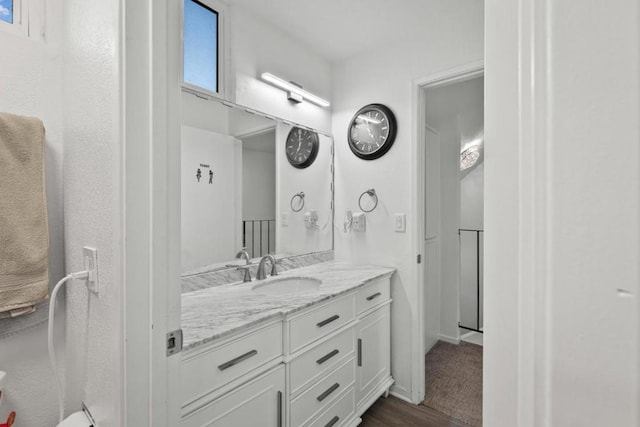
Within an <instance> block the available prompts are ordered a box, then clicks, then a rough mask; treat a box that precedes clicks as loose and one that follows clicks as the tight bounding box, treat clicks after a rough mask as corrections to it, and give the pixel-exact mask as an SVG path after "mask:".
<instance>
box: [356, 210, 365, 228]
mask: <svg viewBox="0 0 640 427" xmlns="http://www.w3.org/2000/svg"><path fill="white" fill-rule="evenodd" d="M353 230H354V231H367V216H366V215H365V213H364V212H355V213H354V214H353Z"/></svg>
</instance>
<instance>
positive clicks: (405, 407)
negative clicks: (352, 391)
mask: <svg viewBox="0 0 640 427" xmlns="http://www.w3.org/2000/svg"><path fill="white" fill-rule="evenodd" d="M412 426H415V427H418V426H420V427H469V426H468V425H467V424H464V423H462V422H460V421H458V420H455V419H453V418H451V417H449V416H447V415H445V414H443V413H440V412H438V411H436V410H435V409H431V408H428V407H426V406H424V405H412V404H410V403H406V402H404V401H402V400H400V399H398V398H396V397H393V396H389V397H388V398H386V399H385V398H383V397H381V398H380V399H378V400H377V401H376V403H374V404H373V406H371V408H369V409H368V410H367V412H365V413H364V415H362V423H361V424H360V425H359V427H412Z"/></svg>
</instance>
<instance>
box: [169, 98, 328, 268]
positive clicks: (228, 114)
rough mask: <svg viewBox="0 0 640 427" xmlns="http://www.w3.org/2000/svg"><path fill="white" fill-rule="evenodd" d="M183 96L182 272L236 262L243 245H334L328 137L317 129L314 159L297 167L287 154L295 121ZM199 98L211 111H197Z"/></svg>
mask: <svg viewBox="0 0 640 427" xmlns="http://www.w3.org/2000/svg"><path fill="white" fill-rule="evenodd" d="M189 98H194V99H189ZM183 100H184V101H185V102H184V105H183V106H184V108H183V114H184V115H185V118H184V119H183V126H182V135H181V138H182V140H181V155H182V159H181V165H182V173H181V178H182V183H181V187H182V206H181V208H182V272H183V274H192V273H197V272H204V271H211V270H215V269H218V268H224V267H225V266H228V264H231V263H236V264H237V261H238V260H237V259H235V255H236V253H238V251H240V250H242V249H246V250H247V252H248V253H249V255H250V257H251V258H256V257H261V256H263V255H265V254H267V253H271V254H276V255H277V256H279V257H283V256H291V255H299V254H305V253H312V252H319V251H325V250H331V249H333V211H332V206H333V147H332V146H333V139H332V138H331V137H329V136H326V135H323V134H318V153H317V156H316V158H315V160H314V161H313V162H312V163H311V164H309V165H308V166H307V167H304V168H297V167H294V166H293V165H291V164H290V162H289V161H288V160H287V155H286V150H287V137H288V136H289V135H290V133H291V130H292V129H293V128H294V127H296V125H294V124H290V123H286V122H284V121H282V120H277V119H272V118H267V117H265V115H264V114H263V113H258V112H254V111H250V110H245V109H244V108H242V107H239V106H234V105H233V104H229V103H225V104H224V105H223V104H222V103H218V102H217V101H212V100H203V99H199V98H196V97H195V96H193V95H190V94H183ZM201 103H207V104H209V105H206V107H207V108H206V111H207V113H208V114H212V112H213V113H215V114H214V115H215V118H214V117H211V119H207V118H205V117H203V116H202V111H201V110H199V109H198V105H199V104H200V106H202V105H203V104H201ZM210 104H215V105H214V106H213V107H212V105H210ZM198 114H200V115H201V116H200V117H198ZM187 115H190V116H189V117H186V116H187ZM221 118H222V119H221ZM296 137H297V136H296ZM296 141H297V140H296ZM291 145H292V144H291V138H290V143H289V149H290V151H291V150H292V148H291ZM299 146H300V147H301V148H300V150H304V147H303V146H304V144H303V142H302V141H301V142H300V144H299ZM297 148H298V145H295V144H294V148H293V149H297ZM296 194H298V195H299V196H296V197H294V196H295V195H296ZM301 194H304V196H301ZM292 199H293V200H292Z"/></svg>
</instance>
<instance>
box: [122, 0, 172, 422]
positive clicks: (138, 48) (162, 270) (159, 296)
mask: <svg viewBox="0 0 640 427" xmlns="http://www.w3.org/2000/svg"><path fill="white" fill-rule="evenodd" d="M120 4H121V16H120V42H119V43H120V64H121V65H120V70H119V71H120V87H121V93H122V101H121V102H122V103H121V105H120V107H121V111H122V113H121V117H122V122H123V124H124V125H123V127H122V130H121V133H122V138H123V141H124V147H123V150H122V157H121V159H120V164H121V165H122V169H121V170H120V182H119V185H120V186H121V188H122V193H123V195H124V196H123V197H124V209H123V212H122V214H121V215H122V217H121V220H122V223H123V224H124V227H123V228H124V236H123V245H122V247H121V248H120V250H121V253H122V255H121V256H122V262H123V265H124V273H123V277H122V282H123V283H124V286H123V287H122V295H121V299H122V307H123V309H122V325H123V330H122V336H123V354H122V359H121V364H122V371H123V381H122V393H121V396H122V397H121V402H120V403H121V408H122V410H121V425H123V426H143V425H148V426H150V425H153V426H158V427H164V426H173V425H179V422H180V399H179V397H178V393H179V390H180V374H179V369H180V355H179V354H176V355H173V356H170V357H168V356H167V353H166V346H167V332H169V331H173V330H177V329H179V328H180V315H181V301H180V298H181V295H180V252H181V250H180V246H181V243H180V240H181V236H180V124H181V102H180V99H181V98H180V96H181V94H180V75H181V73H180V67H181V61H179V60H178V61H176V60H175V58H180V56H181V50H182V43H181V40H182V38H181V30H180V27H181V25H180V22H181V19H182V7H181V2H177V1H173V0H136V1H124V0H120Z"/></svg>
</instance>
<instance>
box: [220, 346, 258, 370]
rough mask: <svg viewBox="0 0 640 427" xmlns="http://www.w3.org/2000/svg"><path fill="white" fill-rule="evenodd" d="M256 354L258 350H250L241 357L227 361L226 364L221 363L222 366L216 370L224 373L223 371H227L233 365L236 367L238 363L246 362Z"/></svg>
mask: <svg viewBox="0 0 640 427" xmlns="http://www.w3.org/2000/svg"><path fill="white" fill-rule="evenodd" d="M256 354H258V350H251V351H249V352H247V353H245V354H243V355H242V356H238V357H236V358H235V359H232V360H229V361H228V362H225V363H223V364H222V365H220V366H218V369H220V370H221V371H224V370H225V369H228V368H230V367H232V366H233V365H237V364H238V363H240V362H242V361H244V360H247V359H248V358H250V357H253V356H255V355H256Z"/></svg>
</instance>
